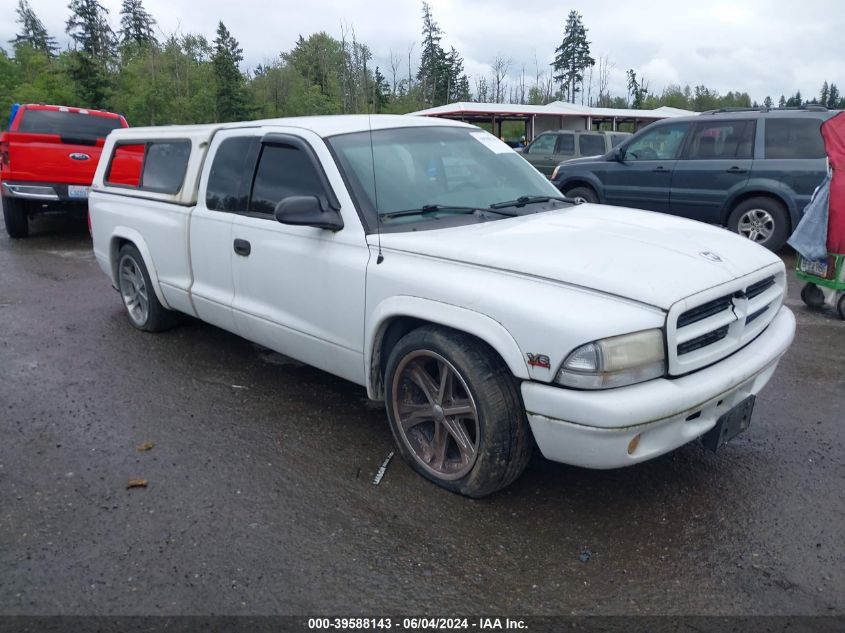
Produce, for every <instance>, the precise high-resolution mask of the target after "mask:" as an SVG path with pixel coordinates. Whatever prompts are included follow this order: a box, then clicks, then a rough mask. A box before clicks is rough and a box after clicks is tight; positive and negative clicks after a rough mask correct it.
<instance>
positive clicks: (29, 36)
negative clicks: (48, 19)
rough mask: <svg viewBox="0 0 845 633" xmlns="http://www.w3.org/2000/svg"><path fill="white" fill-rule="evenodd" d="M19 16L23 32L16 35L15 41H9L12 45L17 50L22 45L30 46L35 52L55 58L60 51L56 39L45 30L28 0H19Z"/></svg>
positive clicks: (18, 21) (18, 20)
mask: <svg viewBox="0 0 845 633" xmlns="http://www.w3.org/2000/svg"><path fill="white" fill-rule="evenodd" d="M17 14H18V19H17V20H16V21H17V23H18V24H20V25H21V26H20V29H21V30H20V32H19V33H18V34H17V35H15V39H13V40H9V41H10V42H11V44H12V45H13V46H14V47H15V48H17V47H18V46H19V45H20V44H29V45H30V46H31V47H32V48H34V49H35V50H38V51H42V52H44V53H47V55H49V56H51V57H53V56H54V55H55V54H56V50H57V49H58V45H57V44H56V38H54V37H50V35H49V34H48V33H47V29H46V28H44V23H43V22H41V20H40V19H38V16H37V15H35V11H33V10H32V7H30V6H29V2H28V1H27V0H18V8H17Z"/></svg>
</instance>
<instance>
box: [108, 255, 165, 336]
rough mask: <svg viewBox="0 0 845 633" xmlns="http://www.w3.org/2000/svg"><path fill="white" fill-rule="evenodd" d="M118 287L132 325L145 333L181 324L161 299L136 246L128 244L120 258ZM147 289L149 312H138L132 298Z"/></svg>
mask: <svg viewBox="0 0 845 633" xmlns="http://www.w3.org/2000/svg"><path fill="white" fill-rule="evenodd" d="M117 285H118V291H119V292H120V296H121V299H122V300H123V307H124V308H125V309H126V315H127V316H128V317H129V322H130V323H131V324H132V325H133V326H134V327H136V328H137V329H139V330H142V331H144V332H161V331H163V330H167V329H169V328H171V327H173V326H174V325H176V323H177V321H178V315H177V313H176V312H173V311H172V310H168V309H167V308H165V307H164V306H163V305H161V303H160V302H159V300H158V297H157V296H156V293H155V290H154V288H153V284H152V282H151V281H150V274H149V272H147V266H146V264H144V258H143V257H142V256H141V253H140V252H139V251H138V249H137V248H136V247H135V245H134V244H124V245H123V247H122V248H121V249H120V252H119V253H118V255H117ZM141 289H142V290H143V296H144V297H145V298H146V309H145V310H136V309H134V308H133V307H132V306H131V305H130V297H135V298H136V299H137V297H138V296H139V295H140V294H141V292H140V290H141Z"/></svg>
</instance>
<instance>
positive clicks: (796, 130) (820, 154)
mask: <svg viewBox="0 0 845 633" xmlns="http://www.w3.org/2000/svg"><path fill="white" fill-rule="evenodd" d="M821 124H822V121H821V119H817V118H815V117H811V118H810V117H808V118H797V117H796V118H775V117H771V118H768V119H766V121H765V126H766V128H765V129H766V133H765V157H766V158H824V157H825V155H826V154H825V151H824V141H823V140H822V135H821V131H820V128H821Z"/></svg>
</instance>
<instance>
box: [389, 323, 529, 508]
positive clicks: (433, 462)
mask: <svg viewBox="0 0 845 633" xmlns="http://www.w3.org/2000/svg"><path fill="white" fill-rule="evenodd" d="M385 393H386V400H385V405H386V407H387V417H388V420H389V422H390V429H391V431H392V432H393V437H394V439H395V440H396V443H397V445H398V447H399V452H400V454H401V455H402V457H403V458H404V459H405V461H406V462H407V463H408V464H409V465H410V466H411V468H413V469H414V470H415V471H416V472H417V473H419V474H421V475H422V476H423V477H426V478H427V479H429V480H431V481H433V482H434V483H436V484H437V485H439V486H441V487H443V488H446V489H447V490H451V491H452V492H458V493H461V494H463V495H466V496H469V497H483V496H486V495H489V494H491V493H493V492H496V491H497V490H500V489H502V488H504V487H505V486H507V485H508V484H510V483H511V482H513V481H514V480H515V479H516V478H517V477H518V476H519V475H520V474H521V473H522V471H523V470H524V469H525V466H526V465H527V464H528V460H529V459H530V457H531V449H532V446H533V441H532V437H531V432H530V429H529V427H528V420H527V419H526V416H525V409H524V406H523V404H522V398H521V397H520V393H519V388H518V385H517V383H516V381H515V380H514V378H513V376H512V375H511V373H510V371H509V369H508V367H507V366H506V365H505V363H504V362H503V361H502V360H501V358H500V357H499V356H498V355H497V354H496V353H495V352H494V351H493V350H492V349H490V348H489V347H488V346H487V345H485V344H484V343H482V342H480V341H478V340H476V339H474V338H472V337H470V336H468V335H466V334H464V333H462V332H458V331H455V330H450V329H447V328H441V327H436V326H425V327H422V328H419V329H417V330H414V331H412V332H410V333H409V334H406V335H405V336H404V337H403V338H402V339H401V340H400V341H399V342H398V343H397V344H396V346H395V347H394V348H393V350H392V351H391V353H390V356H389V357H388V360H387V368H386V372H385Z"/></svg>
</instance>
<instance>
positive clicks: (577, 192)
mask: <svg viewBox="0 0 845 633" xmlns="http://www.w3.org/2000/svg"><path fill="white" fill-rule="evenodd" d="M564 195H565V196H566V197H567V198H572V199H573V200H575V202H576V204H584V203H585V202H589V203H591V204H596V203H597V202H598V201H599V197H598V196H597V195H596V192H595V191H593V190H592V189H590V188H589V187H573V188H572V189H569V190H567V192H566V193H565V194H564Z"/></svg>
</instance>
